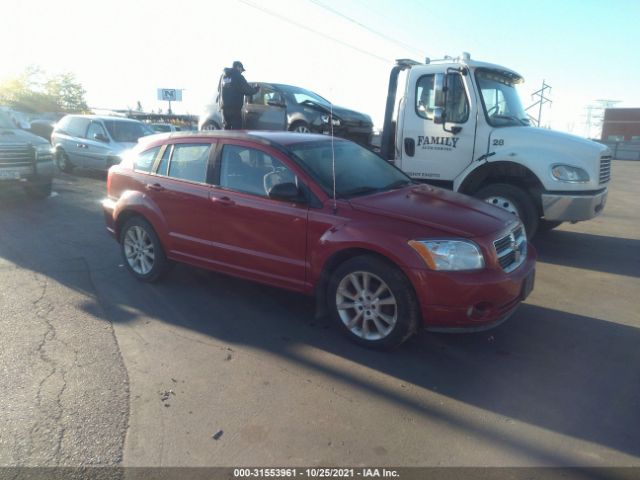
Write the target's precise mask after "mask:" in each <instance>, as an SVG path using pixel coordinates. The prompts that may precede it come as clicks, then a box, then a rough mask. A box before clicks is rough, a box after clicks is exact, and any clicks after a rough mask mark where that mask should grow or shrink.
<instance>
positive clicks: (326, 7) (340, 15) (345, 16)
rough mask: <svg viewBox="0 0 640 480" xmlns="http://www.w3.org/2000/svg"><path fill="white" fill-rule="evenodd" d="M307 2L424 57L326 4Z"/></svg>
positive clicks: (407, 46)
mask: <svg viewBox="0 0 640 480" xmlns="http://www.w3.org/2000/svg"><path fill="white" fill-rule="evenodd" d="M309 1H310V2H311V3H314V4H315V5H317V6H319V7H320V8H324V9H325V10H327V11H328V12H331V13H333V14H334V15H337V16H339V17H342V18H344V19H345V20H348V21H350V22H351V23H355V24H356V25H357V26H359V27H360V28H363V29H365V30H367V31H368V32H371V33H373V34H374V35H377V36H379V37H380V38H383V39H385V40H387V41H388V42H392V43H395V44H396V45H400V46H401V47H403V48H406V49H408V50H411V51H412V52H414V53H417V54H418V55H421V56H423V55H424V54H423V52H422V51H420V50H418V49H416V48H414V47H413V46H411V45H409V44H407V43H404V42H401V41H399V40H396V39H395V38H392V37H390V36H388V35H385V34H384V33H382V32H379V31H378V30H375V29H373V28H371V27H369V26H367V25H365V24H364V23H362V22H360V21H358V20H356V19H354V18H351V17H349V16H347V15H345V14H343V13H341V12H339V11H337V10H335V9H333V8H331V7H330V6H329V5H326V4H324V3H322V2H320V1H319V0H309Z"/></svg>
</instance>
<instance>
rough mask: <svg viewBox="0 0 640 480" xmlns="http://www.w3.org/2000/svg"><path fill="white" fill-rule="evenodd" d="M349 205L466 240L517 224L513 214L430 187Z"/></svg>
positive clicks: (356, 200) (359, 199)
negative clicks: (514, 222)
mask: <svg viewBox="0 0 640 480" xmlns="http://www.w3.org/2000/svg"><path fill="white" fill-rule="evenodd" d="M349 202H350V204H351V206H352V208H354V209H355V210H360V211H364V212H369V213H374V214H376V215H384V216H386V217H389V218H393V219H396V220H404V221H408V222H412V223H415V224H418V225H423V226H426V227H430V228H432V229H435V230H439V231H440V232H443V233H445V234H451V235H456V236H461V237H465V238H470V237H475V236H483V235H487V234H489V233H492V232H497V231H499V230H503V229H505V228H506V227H508V226H509V225H510V224H512V223H513V221H514V216H513V215H512V214H510V213H508V212H506V211H504V210H501V209H499V208H497V207H494V206H492V205H489V204H488V203H486V202H482V201H480V200H476V199H474V198H471V197H468V196H466V195H462V194H459V193H455V192H451V191H449V190H444V189H442V188H437V187H431V186H429V185H414V186H411V187H406V188H403V189H400V190H392V191H389V192H383V193H378V194H374V195H366V196H362V197H356V198H352V199H350V200H349Z"/></svg>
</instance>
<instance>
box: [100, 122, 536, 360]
mask: <svg viewBox="0 0 640 480" xmlns="http://www.w3.org/2000/svg"><path fill="white" fill-rule="evenodd" d="M107 191H108V198H107V199H105V200H104V202H103V208H104V214H105V219H106V222H107V228H108V230H109V231H110V232H111V233H112V234H113V235H114V236H115V238H116V239H117V240H118V242H119V243H120V247H121V249H122V254H123V257H124V260H125V265H126V266H127V268H128V269H129V271H130V272H131V273H132V274H133V275H134V276H135V277H137V278H138V279H140V280H144V281H154V280H156V279H158V278H159V277H160V276H161V274H162V273H163V272H164V271H165V269H166V266H167V262H168V261H170V260H173V261H178V262H184V263H188V264H192V265H196V266H198V267H204V268H207V269H211V270H215V271H218V272H222V273H225V274H230V275H234V276H237V277H242V278H245V279H249V280H253V281H257V282H262V283H265V284H268V285H273V286H277V287H282V288H286V289H289V290H294V291H297V292H303V293H305V294H309V295H315V296H316V299H317V305H318V308H319V309H320V310H321V311H324V312H326V311H328V312H329V313H330V314H331V315H332V316H333V317H334V318H335V320H336V323H337V324H338V325H339V326H340V328H342V330H343V331H344V332H345V333H346V334H347V335H348V336H349V337H350V338H352V339H353V340H355V341H356V342H358V343H360V344H362V345H365V346H371V347H377V348H390V347H395V346H397V345H399V344H400V343H402V342H403V341H404V340H406V339H407V338H408V337H409V336H411V335H412V334H413V333H415V332H417V331H418V329H419V328H422V327H424V328H427V329H430V330H438V331H468V330H478V329H484V328H488V327H491V326H494V325H496V324H498V323H500V322H501V321H503V320H505V319H506V318H508V317H509V316H510V315H511V314H512V313H513V311H514V310H515V309H516V307H517V306H518V305H519V304H520V302H521V301H522V300H524V299H525V298H526V296H527V295H528V294H529V293H530V292H531V290H532V288H533V281H534V272H535V270H534V267H535V256H536V254H535V251H534V249H533V248H532V247H531V246H530V245H528V243H527V240H526V235H525V234H524V230H523V227H522V224H521V223H520V222H519V220H518V219H517V218H516V217H514V216H513V215H511V214H510V213H508V212H505V211H504V210H501V209H498V208H496V207H493V206H491V205H489V204H486V203H484V202H481V201H478V200H474V199H472V198H470V197H467V196H464V195H460V194H457V193H453V192H450V191H447V190H443V189H439V188H434V187H431V186H427V185H422V184H417V183H415V182H414V181H412V180H411V179H410V178H409V177H407V176H406V175H405V174H404V173H402V172H401V171H400V170H399V169H397V168H396V167H394V166H393V165H391V164H390V163H388V162H386V161H385V160H383V159H382V158H380V157H378V156H377V155H375V154H374V153H372V152H370V151H369V150H367V149H365V148H363V147H361V146H359V145H357V144H355V143H352V142H349V141H346V140H340V139H333V140H332V139H331V138H330V137H329V138H328V137H325V136H322V135H311V134H296V133H283V132H282V133H281V132H206V133H191V134H190V133H172V134H167V135H155V136H152V137H147V138H143V139H141V143H140V144H139V145H138V146H137V147H136V149H135V150H134V152H133V153H132V155H131V156H130V157H129V158H127V159H125V160H123V162H122V163H121V164H120V165H117V166H114V167H112V168H111V169H110V170H109V176H108V181H107Z"/></svg>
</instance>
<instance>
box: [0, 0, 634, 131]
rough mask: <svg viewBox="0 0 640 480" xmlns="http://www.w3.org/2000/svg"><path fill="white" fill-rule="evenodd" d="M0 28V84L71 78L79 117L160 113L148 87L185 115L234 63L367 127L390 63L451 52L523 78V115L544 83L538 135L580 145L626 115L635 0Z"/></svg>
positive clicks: (157, 6)
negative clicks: (82, 104) (317, 98)
mask: <svg viewBox="0 0 640 480" xmlns="http://www.w3.org/2000/svg"><path fill="white" fill-rule="evenodd" d="M3 17H4V22H3V28H2V29H0V42H1V43H0V44H1V45H2V46H3V47H2V55H1V57H0V79H2V78H5V77H8V76H11V75H16V74H18V73H20V72H22V71H23V70H24V69H25V68H26V67H27V66H29V65H38V66H41V67H42V68H44V69H45V70H46V71H47V72H48V73H50V74H58V73H63V72H71V73H73V74H75V75H76V78H77V79H78V80H79V81H80V82H81V83H82V85H83V87H84V88H85V90H86V92H87V93H86V98H87V102H88V104H89V106H90V107H93V108H104V109H121V108H135V106H136V104H137V102H138V101H139V102H140V103H141V104H142V106H143V108H144V109H145V110H146V111H149V110H154V111H157V110H158V109H159V108H162V109H163V111H166V109H167V102H160V101H158V100H157V99H156V97H157V89H158V88H176V89H183V101H182V102H174V103H172V109H173V112H174V113H191V114H198V113H200V112H201V111H202V109H203V106H204V105H205V104H206V103H207V102H208V101H209V100H210V99H211V97H212V96H213V95H214V92H215V90H216V87H217V82H218V78H219V76H220V73H221V71H222V68H224V67H226V66H231V63H232V62H233V61H234V60H240V61H242V62H243V63H244V66H245V68H246V70H247V71H246V72H245V78H247V80H248V81H250V82H251V81H265V82H279V83H288V84H291V85H297V86H300V87H304V88H307V89H309V90H312V91H315V92H317V93H319V94H320V95H322V96H323V97H325V98H328V99H329V100H331V101H332V102H333V103H335V104H336V105H341V106H344V107H348V108H352V109H355V110H358V111H362V112H365V113H368V114H369V115H371V116H372V117H373V120H374V123H375V125H376V126H379V127H380V126H382V118H383V115H384V105H385V99H386V94H387V82H388V77H389V72H390V69H391V67H392V66H393V62H394V60H395V59H397V58H413V59H415V60H420V61H424V58H425V57H430V58H443V57H444V56H445V55H451V56H458V55H460V54H461V53H462V52H469V53H470V54H471V57H472V58H473V59H476V60H481V61H486V62H491V63H497V64H500V65H504V66H506V67H508V68H511V69H513V70H515V71H517V72H518V73H520V74H521V75H523V76H524V78H525V81H526V82H525V83H524V84H523V85H522V86H520V87H519V91H520V95H521V99H522V103H523V104H524V106H525V107H527V106H529V105H531V104H533V103H534V101H535V100H534V99H532V97H531V94H532V93H533V92H535V91H536V90H538V89H540V88H541V86H542V82H543V80H544V81H545V82H546V83H547V84H548V85H550V86H551V90H550V92H549V91H548V97H549V98H550V99H551V100H552V103H551V104H550V105H545V107H544V109H543V112H542V124H543V126H550V127H551V128H554V129H557V130H562V131H567V132H571V133H574V134H576V135H581V136H588V135H591V136H594V135H598V134H599V132H597V131H593V129H592V132H588V131H587V128H586V113H587V110H586V107H587V106H589V105H594V104H596V100H598V99H608V100H617V101H619V102H620V103H618V104H617V105H616V106H617V107H640V61H638V53H639V49H640V29H639V28H638V27H637V22H638V19H640V1H638V0H608V1H606V2H605V1H603V0H581V1H579V0H562V1H560V0H536V1H529V0H511V1H503V0H483V1H477V0H456V1H451V0H440V1H432V0H224V1H220V0H208V1H206V0H205V1H193V0H183V1H180V2H176V1H175V0H174V1H165V0H155V1H148V0H135V1H132V0H127V1H122V0H110V1H109V2H106V3H104V4H100V6H98V4H97V3H95V2H87V1H86V0H82V1H75V0H58V1H55V0H25V1H23V2H20V3H18V2H17V0H9V4H8V5H6V4H5V5H4V7H3ZM533 110H535V109H533ZM536 111H537V110H536ZM530 113H531V111H530ZM594 123H595V122H594Z"/></svg>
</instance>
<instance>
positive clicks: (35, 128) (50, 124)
mask: <svg viewBox="0 0 640 480" xmlns="http://www.w3.org/2000/svg"><path fill="white" fill-rule="evenodd" d="M55 126H56V122H55V121H53V120H47V119H37V120H32V121H31V122H29V131H30V132H31V133H33V134H34V135H37V136H39V137H42V138H44V139H45V140H46V141H47V142H51V134H52V133H53V129H54V128H55Z"/></svg>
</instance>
